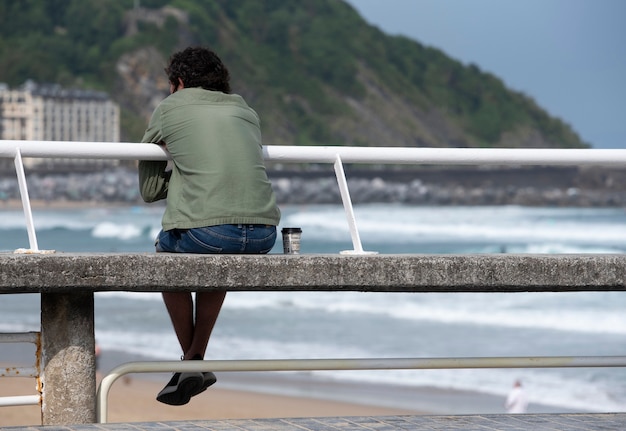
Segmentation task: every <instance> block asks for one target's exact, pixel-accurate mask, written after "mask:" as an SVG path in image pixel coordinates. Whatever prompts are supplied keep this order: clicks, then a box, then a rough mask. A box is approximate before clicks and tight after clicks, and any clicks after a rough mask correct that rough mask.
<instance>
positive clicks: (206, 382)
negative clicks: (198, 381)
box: [191, 355, 217, 397]
mask: <svg viewBox="0 0 626 431" xmlns="http://www.w3.org/2000/svg"><path fill="white" fill-rule="evenodd" d="M191 360H192V361H202V356H200V355H196V356H194V357H193V358H191ZM215 382H217V378H216V377H215V374H213V373H212V372H210V371H206V372H204V373H202V386H201V387H200V388H199V389H198V392H196V393H194V394H192V395H191V396H192V397H195V396H196V395H198V394H200V393H202V392H204V391H206V390H207V388H208V387H209V386H211V385H212V384H213V383H215Z"/></svg>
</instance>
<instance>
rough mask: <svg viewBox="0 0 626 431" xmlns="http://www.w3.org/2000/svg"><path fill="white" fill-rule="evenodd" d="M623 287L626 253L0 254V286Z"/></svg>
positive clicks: (15, 289) (25, 289)
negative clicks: (359, 254)
mask: <svg viewBox="0 0 626 431" xmlns="http://www.w3.org/2000/svg"><path fill="white" fill-rule="evenodd" d="M76 289H80V291H81V292H95V291H145V292H156V291H159V292H160V291H181V290H183V291H184V290H229V291H295V290H301V291H309V290H333V291H372V292H373V291H377V292H523V291H605V290H620V291H621V290H626V255H621V254H604V255H596V254H594V255H527V254H523V255H513V254H483V255H479V254H470V255H414V254H411V255H365V256H354V255H334V254H333V255H330V254H329V255H280V254H275V255H265V256H259V255H192V254H168V253H159V254H157V253H143V254H142V253H140V254H120V253H108V254H107V253H97V254H90V253H81V254H71V253H55V254H39V255H35V254H12V253H0V293H37V292H44V293H57V292H58V293H69V292H72V291H75V290H76Z"/></svg>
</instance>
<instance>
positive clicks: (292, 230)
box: [281, 227, 302, 233]
mask: <svg viewBox="0 0 626 431" xmlns="http://www.w3.org/2000/svg"><path fill="white" fill-rule="evenodd" d="M281 232H282V233H302V229H300V228H299V227H284V228H283V229H282V230H281Z"/></svg>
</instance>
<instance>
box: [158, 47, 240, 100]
mask: <svg viewBox="0 0 626 431" xmlns="http://www.w3.org/2000/svg"><path fill="white" fill-rule="evenodd" d="M165 73H167V77H168V79H169V80H170V82H171V83H172V84H174V86H175V87H178V79H179V78H180V79H181V80H182V81H183V84H185V87H186V88H190V87H202V88H204V89H205V90H213V91H221V92H222V93H226V94H229V93H230V84H229V81H230V74H229V73H228V69H227V68H226V66H224V64H223V63H222V60H220V58H219V57H218V56H217V54H216V53H214V52H213V51H211V50H210V49H207V48H202V47H189V48H185V49H184V50H183V51H179V52H177V53H174V54H173V55H172V56H171V57H170V64H169V65H168V66H167V67H166V68H165Z"/></svg>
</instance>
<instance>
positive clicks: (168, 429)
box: [2, 413, 626, 431]
mask: <svg viewBox="0 0 626 431" xmlns="http://www.w3.org/2000/svg"><path fill="white" fill-rule="evenodd" d="M2 429H3V430H18V429H19V430H28V431H53V430H54V431H95V430H109V431H139V430H146V431H396V430H427V431H431V430H446V431H461V430H462V431H496V430H497V431H602V430H626V413H602V414H595V413H594V414H581V413H576V414H554V413H551V414H525V415H455V416H356V417H330V418H293V419H230V420H194V421H177V422H137V423H112V424H91V425H68V426H41V427H35V426H32V427H21V428H20V427H11V428H2Z"/></svg>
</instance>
